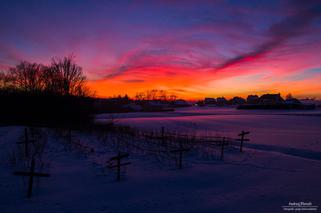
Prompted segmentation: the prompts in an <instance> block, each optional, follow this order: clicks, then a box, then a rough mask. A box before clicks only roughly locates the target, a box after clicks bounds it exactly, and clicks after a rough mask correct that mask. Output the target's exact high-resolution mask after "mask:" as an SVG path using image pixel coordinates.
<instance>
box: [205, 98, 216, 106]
mask: <svg viewBox="0 0 321 213" xmlns="http://www.w3.org/2000/svg"><path fill="white" fill-rule="evenodd" d="M204 104H205V105H215V104H216V99H215V98H205V99H204Z"/></svg>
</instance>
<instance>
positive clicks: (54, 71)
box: [45, 56, 89, 96]
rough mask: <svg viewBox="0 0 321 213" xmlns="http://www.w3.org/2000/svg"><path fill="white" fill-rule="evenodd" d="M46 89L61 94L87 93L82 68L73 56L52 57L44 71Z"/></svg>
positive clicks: (82, 94)
mask: <svg viewBox="0 0 321 213" xmlns="http://www.w3.org/2000/svg"><path fill="white" fill-rule="evenodd" d="M45 79H46V82H47V88H46V89H47V90H49V91H53V92H58V93H59V94H61V95H76V96H86V95H88V92H89V90H88V88H87V87H86V77H85V76H84V74H83V72H82V68H81V67H80V66H79V65H77V64H76V63H75V62H74V57H73V56H67V57H64V58H53V59H52V61H51V65H50V67H49V68H48V69H47V70H46V71H45Z"/></svg>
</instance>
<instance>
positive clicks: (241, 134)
mask: <svg viewBox="0 0 321 213" xmlns="http://www.w3.org/2000/svg"><path fill="white" fill-rule="evenodd" d="M248 134H250V132H245V131H242V132H241V133H240V134H239V136H241V138H240V139H237V140H238V141H241V144H240V152H243V142H244V141H250V139H245V138H244V136H245V135H248Z"/></svg>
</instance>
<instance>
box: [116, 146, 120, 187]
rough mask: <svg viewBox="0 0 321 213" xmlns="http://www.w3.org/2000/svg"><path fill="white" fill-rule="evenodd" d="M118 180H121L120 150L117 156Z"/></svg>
mask: <svg viewBox="0 0 321 213" xmlns="http://www.w3.org/2000/svg"><path fill="white" fill-rule="evenodd" d="M117 181H120V152H118V157H117Z"/></svg>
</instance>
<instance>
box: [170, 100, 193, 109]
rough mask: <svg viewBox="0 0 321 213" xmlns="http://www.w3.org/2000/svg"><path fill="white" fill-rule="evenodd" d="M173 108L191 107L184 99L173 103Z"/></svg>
mask: <svg viewBox="0 0 321 213" xmlns="http://www.w3.org/2000/svg"><path fill="white" fill-rule="evenodd" d="M172 105H173V107H188V106H191V104H189V103H188V102H187V101H185V100H183V99H177V100H175V101H174V102H173V103H172Z"/></svg>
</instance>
